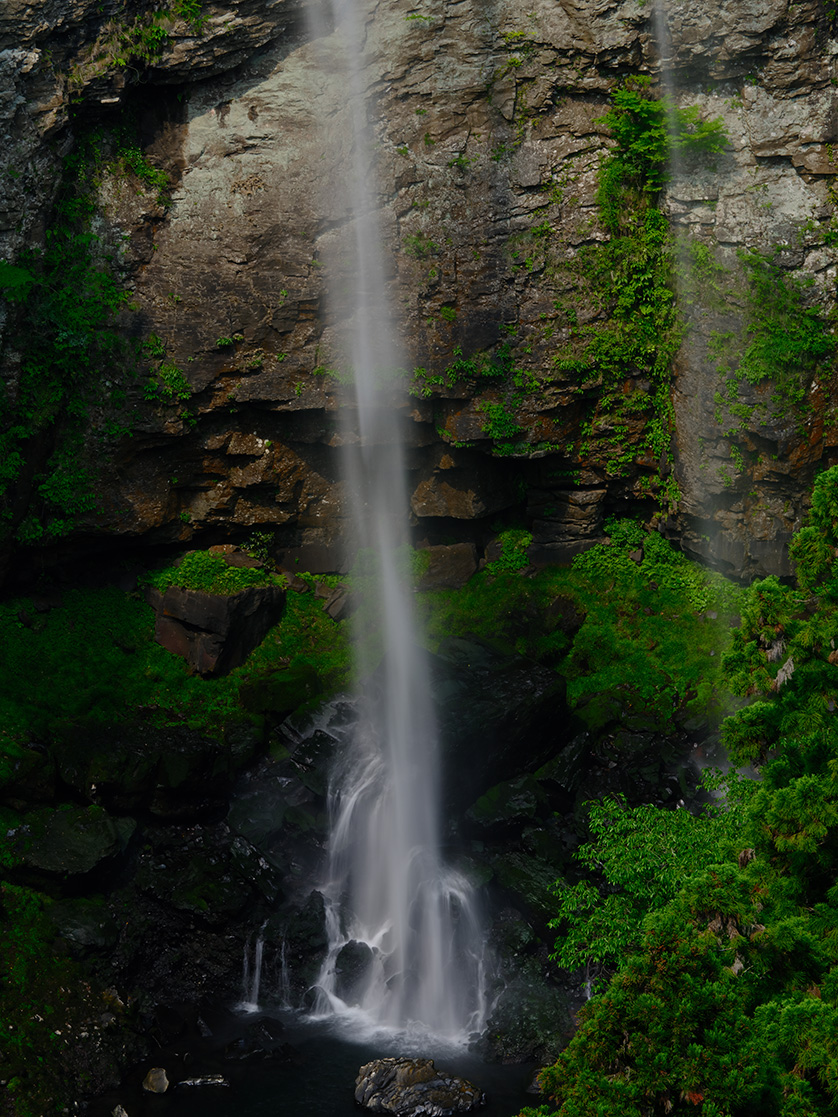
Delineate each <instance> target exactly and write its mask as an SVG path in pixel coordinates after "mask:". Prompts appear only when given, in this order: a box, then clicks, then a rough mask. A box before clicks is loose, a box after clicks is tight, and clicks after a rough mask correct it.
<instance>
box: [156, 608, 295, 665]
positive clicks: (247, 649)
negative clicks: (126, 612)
mask: <svg viewBox="0 0 838 1117" xmlns="http://www.w3.org/2000/svg"><path fill="white" fill-rule="evenodd" d="M147 596H148V601H149V604H150V605H151V606H152V608H153V609H154V610H155V612H156V614H157V619H156V621H155V625H154V638H155V640H156V641H157V643H158V644H161V645H162V646H163V647H164V648H165V649H166V650H167V651H169V652H172V653H173V654H174V655H180V656H182V657H183V658H184V659H185V660H186V661H187V663H188V664H189V666H190V667H191V668H192V670H193V671H194V672H196V673H197V674H199V675H225V674H227V673H228V672H230V671H232V670H233V668H234V667H238V666H239V665H240V664H242V663H244V661H245V660H246V659H247V657H248V656H249V655H250V653H251V652H252V651H253V649H254V648H255V647H256V646H257V645H258V644H260V643H261V642H262V640H263V639H264V638H265V636H266V635H267V633H268V632H269V631H270V629H271V628H273V626H274V625H275V624H276V623H277V622H278V621H279V619H280V617H281V616H282V611H283V608H284V606H285V591H284V590H283V589H280V587H279V586H251V587H250V588H248V589H246V590H242V591H241V592H240V593H235V594H230V595H225V594H214V593H200V592H199V591H197V590H187V589H183V588H182V587H181V586H169V588H168V589H167V590H166V591H165V592H164V593H162V594H161V593H160V591H159V590H152V591H150V592H149V594H148V595H147Z"/></svg>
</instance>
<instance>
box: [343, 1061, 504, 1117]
mask: <svg viewBox="0 0 838 1117" xmlns="http://www.w3.org/2000/svg"><path fill="white" fill-rule="evenodd" d="M355 1101H356V1103H357V1104H358V1105H360V1106H361V1107H362V1108H364V1109H369V1110H370V1111H371V1112H372V1113H392V1114H394V1115H395V1117H420V1115H421V1117H450V1115H451V1114H454V1113H471V1112H472V1111H473V1110H475V1109H479V1108H480V1106H482V1105H485V1104H486V1096H485V1094H484V1093H483V1092H482V1090H480V1089H478V1087H477V1086H475V1085H473V1084H472V1083H471V1082H469V1081H467V1080H466V1079H465V1078H458V1077H457V1076H456V1075H450V1074H445V1073H443V1072H442V1071H438V1070H437V1069H436V1067H435V1066H434V1062H433V1059H405V1058H395V1059H376V1060H375V1061H374V1062H372V1063H367V1064H366V1065H365V1066H363V1067H361V1069H360V1071H359V1072H358V1077H357V1079H356V1080H355Z"/></svg>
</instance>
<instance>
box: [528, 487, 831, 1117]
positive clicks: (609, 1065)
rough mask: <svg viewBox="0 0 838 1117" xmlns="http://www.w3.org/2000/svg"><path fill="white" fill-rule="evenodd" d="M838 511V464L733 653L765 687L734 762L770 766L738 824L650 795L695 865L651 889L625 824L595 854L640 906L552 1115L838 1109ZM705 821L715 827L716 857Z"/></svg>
mask: <svg viewBox="0 0 838 1117" xmlns="http://www.w3.org/2000/svg"><path fill="white" fill-rule="evenodd" d="M836 524H838V469H835V468H833V469H831V470H829V471H828V472H826V473H824V474H822V475H821V476H820V477H819V478H818V480H817V482H816V485H815V490H814V493H813V499H812V513H811V519H810V523H809V525H808V526H807V527H805V528H804V529H803V530H802V531H800V532H799V533H798V534H797V536H796V537H795V540H794V543H793V547H792V553H793V556H794V559H795V562H796V563H797V583H798V584H797V588H792V587H790V586H784V585H782V584H781V583H779V582H778V581H777V579H774V578H768V579H765V580H763V581H760V582H756V583H755V584H754V585H753V586H752V587H751V588H750V589H749V590H747V591H745V596H744V603H743V608H742V624H741V627H740V628H739V630H738V631H737V632H736V633H734V637H733V644H732V647H731V649H730V651H729V652H728V653H727V655H726V656H725V657H724V663H723V667H724V671H725V673H726V677H727V679H728V680H729V682H730V684H731V685H732V686H733V688H734V689H735V690H736V691H737V692H738V693H740V694H742V695H747V696H749V697H750V698H752V699H753V701H752V702H751V703H750V704H749V705H745V706H743V707H742V708H741V709H739V710H738V711H737V712H736V713H734V714H733V715H732V716H730V717H729V718H728V719H727V721H726V722H725V724H724V735H725V740H726V742H727V745H728V748H729V750H730V753H731V757H732V759H733V761H734V763H736V764H740V765H741V764H746V763H749V762H750V763H757V764H759V766H760V769H761V780H760V782H758V783H754V784H752V785H751V786H750V788H749V789H748V790H749V793H748V794H747V795H745V796H744V799H742V800H740V801H738V802H736V803H735V804H733V806H734V809H735V811H736V812H738V814H739V817H738V819H737V820H736V821H735V823H734V825H732V826H731V819H730V818H726V817H725V815H724V814H723V813H722V814H717V815H716V816H715V817H714V816H712V815H711V816H707V817H706V818H705V819H704V821H703V822H701V820H697V821H696V822H694V823H688V824H686V834H685V835H679V834H678V833H677V831H676V830H673V829H672V828H671V827H670V826H669V825H668V824H667V825H666V826H664V824H663V822H662V820H660V819H655V818H654V815H653V814H652V815H650V814H649V811H648V809H647V811H646V812H645V814H644V816H643V819H640V818H635V819H634V820H632V819H630V818H624V819H623V820H621V822H620V824H621V825H622V824H623V823H624V822H628V823H629V824H631V822H632V821H634V822H636V823H637V824H638V826H642V825H646V826H647V827H649V828H650V829H651V831H652V832H654V833H656V834H657V835H658V836H664V835H667V834H668V835H669V837H667V838H666V839H665V840H668V841H671V842H672V843H673V854H672V856H673V861H674V862H675V864H676V865H677V864H678V863H680V864H681V865H682V866H683V876H682V877H681V878H680V879H679V878H678V877H677V876H676V877H675V879H670V880H669V881H667V880H665V879H664V880H663V882H662V885H663V886H662V887H657V886H655V887H653V888H651V889H649V888H644V891H643V892H640V891H639V890H638V888H637V885H638V884H641V885H642V884H643V878H644V876H645V877H646V879H648V876H649V873H650V872H655V873H657V872H659V870H655V869H654V868H650V867H648V866H647V867H645V868H644V861H643V858H644V854H643V853H642V847H643V838H642V835H638V834H635V837H634V839H633V840H634V841H635V842H638V841H639V842H640V846H641V853H640V854H639V855H638V857H637V866H636V868H637V871H635V869H634V868H632V867H631V866H630V865H627V864H626V860H625V858H624V856H623V854H622V853H621V852H620V850H619V849H617V850H615V849H614V843H613V838H614V835H613V834H612V833H611V832H610V831H607V832H605V833H603V832H602V831H600V832H598V833H597V834H596V836H595V839H594V842H593V843H592V846H591V848H589V849H587V850H585V851H584V853H583V857H584V858H585V859H586V860H587V861H588V863H592V862H595V861H597V860H598V861H599V862H600V864H601V865H602V866H603V867H604V869H605V877H606V879H611V880H612V881H613V883H614V884H615V885H616V886H617V887H619V888H620V889H621V891H620V892H618V893H616V894H617V895H618V896H622V898H623V899H622V903H623V905H624V906H626V905H627V906H628V907H629V908H633V909H634V910H633V914H630V916H629V918H630V919H631V920H632V923H633V925H632V932H631V934H630V935H629V937H628V940H625V937H624V936H623V946H624V948H625V950H626V953H625V954H623V956H622V957H621V959H620V965H619V968H618V969H617V972H616V974H615V975H614V977H613V978H612V980H611V982H610V984H609V985H608V987H607V989H606V990H605V991H604V992H602V993H601V994H599V995H597V996H595V997H594V998H593V999H592V1000H591V1001H590V1002H589V1004H588V1005H587V1006H586V1008H585V1009H584V1011H583V1014H582V1024H581V1027H580V1030H579V1032H578V1033H577V1035H576V1036H575V1037H574V1039H573V1040H572V1042H571V1043H570V1045H569V1047H568V1048H567V1049H566V1051H565V1052H564V1053H563V1054H562V1056H561V1057H560V1058H559V1060H558V1062H557V1063H556V1064H555V1065H554V1066H552V1067H550V1068H548V1069H547V1070H545V1071H544V1072H543V1073H542V1075H541V1082H542V1086H543V1088H544V1091H545V1093H546V1094H547V1095H548V1097H549V1098H550V1100H551V1102H552V1105H551V1106H544V1107H543V1108H542V1112H543V1113H544V1114H549V1113H552V1112H554V1111H555V1112H556V1113H558V1114H559V1115H560V1117H582V1115H585V1117H587V1115H589V1114H591V1113H597V1114H600V1115H601V1117H651V1115H652V1114H658V1113H661V1114H663V1113H672V1114H675V1115H676V1117H677V1115H678V1114H702V1115H703V1117H750V1115H752V1114H756V1113H760V1114H765V1115H766V1117H803V1115H804V1114H805V1115H806V1117H819V1115H823V1117H827V1115H831V1114H833V1113H835V1111H836V1107H838V1049H836V1045H835V1036H836V1034H838V1032H837V1031H836V1027H838V952H837V948H836V944H838V889H836V885H835V880H836V873H838V782H836V780H837V779H838V767H836V760H835V756H836V750H837V749H838V730H836V724H835V719H834V710H835V708H836V704H838V676H836V668H835V664H834V659H835V658H838V657H835V656H834V640H835V636H834V634H835V631H836V622H838V559H836V553H838V551H836V547H838V530H836ZM650 819H651V822H650V821H649V820H650ZM644 820H645V821H644ZM679 826H684V823H680V824H679ZM696 826H699V827H702V828H703V829H704V832H703V834H702V838H701V840H702V842H705V841H706V843H707V844H706V846H705V849H704V852H703V853H701V854H699V855H698V856H696V855H695V851H694V852H692V853H691V852H690V844H691V842H692V839H693V837H694V833H695V832H694V828H695V827H696ZM714 827H715V831H716V832H715V835H714V834H713V829H714ZM685 839H686V840H685ZM621 873H622V877H620V874H621ZM673 890H674V896H673V895H672V892H673ZM667 894H669V896H671V898H668V895H667ZM638 898H639V899H640V900H641V901H642V903H641V904H639V905H638V904H637V903H636V901H637V899H638ZM607 902H608V901H607V899H606V900H605V903H606V904H607ZM644 907H648V909H649V910H648V914H646V915H645V918H643V920H642V925H641V927H640V930H639V931H638V919H639V918H640V917H641V916H642V914H643V908H644ZM603 910H605V909H603V908H601V909H600V911H601V912H602V911H603ZM563 914H564V915H565V917H568V916H570V918H571V920H572V919H573V918H575V916H574V912H573V910H571V909H568V908H567V907H565V909H564V911H563ZM578 930H579V928H578V927H577V931H578ZM595 934H596V935H599V936H600V939H601V940H602V941H603V942H604V946H605V949H606V951H608V950H610V949H611V948H612V947H613V948H617V949H615V950H612V951H611V954H610V958H611V960H612V961H613V960H614V958H615V956H616V955H619V953H620V951H619V943H618V941H617V937H611V938H610V937H609V936H621V935H622V930H621V929H620V928H619V927H617V925H616V923H615V922H614V919H613V918H611V919H605V920H603V919H600V921H599V923H598V924H597V927H596V930H595ZM632 941H633V942H634V943H635V945H634V946H633V947H632V945H631V944H632ZM577 945H578V946H579V950H580V951H581V952H583V944H582V943H581V941H580V942H578V943H577ZM560 951H561V947H560ZM576 956H577V957H578V955H576Z"/></svg>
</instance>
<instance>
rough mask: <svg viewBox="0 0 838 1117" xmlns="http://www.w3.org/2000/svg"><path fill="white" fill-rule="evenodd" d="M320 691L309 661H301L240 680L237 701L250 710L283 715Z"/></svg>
mask: <svg viewBox="0 0 838 1117" xmlns="http://www.w3.org/2000/svg"><path fill="white" fill-rule="evenodd" d="M320 692H321V686H320V679H319V678H318V675H317V672H316V671H315V669H314V668H313V667H311V666H310V665H309V664H307V663H301V664H295V665H294V666H293V667H288V668H286V669H285V670H284V671H272V672H270V674H266V675H260V676H259V677H258V678H255V679H250V680H248V682H246V683H243V684H242V686H241V688H240V689H239V701H240V702H241V704H242V706H244V708H245V709H246V710H249V711H251V713H255V714H272V715H274V716H275V717H285V716H287V715H288V714H290V713H293V711H294V710H296V709H298V708H299V707H300V706H302V705H303V704H304V703H306V702H311V701H312V700H313V699H315V698H317V696H318V695H319V694H320Z"/></svg>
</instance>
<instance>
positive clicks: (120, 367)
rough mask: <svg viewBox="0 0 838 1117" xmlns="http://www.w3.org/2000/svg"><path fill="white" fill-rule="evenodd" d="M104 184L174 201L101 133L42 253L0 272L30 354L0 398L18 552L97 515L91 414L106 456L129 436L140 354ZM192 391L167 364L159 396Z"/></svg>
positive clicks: (4, 491)
mask: <svg viewBox="0 0 838 1117" xmlns="http://www.w3.org/2000/svg"><path fill="white" fill-rule="evenodd" d="M105 174H110V175H116V176H117V177H126V178H129V179H131V180H133V181H134V182H136V183H137V184H138V186H139V187H140V188H141V189H152V190H155V191H157V194H158V200H159V199H160V198H161V197H162V196H164V195H165V194H166V192H167V188H168V178H167V176H166V175H165V174H164V172H162V171H160V170H159V169H157V168H155V167H153V166H152V165H151V164H149V163H148V162H147V161H146V160H145V158H144V157H143V155H142V153H141V152H140V150H139V148H138V147H137V145H136V142H135V141H134V140H133V139H132V136H131V133H130V130H129V129H128V128H126V127H122V128H120V129H117V130H116V131H115V132H113V133H111V134H106V133H104V132H103V131H101V130H99V129H97V130H94V131H92V132H90V133H88V134H87V135H86V136H85V137H84V138H83V139H82V140H81V141H80V142H79V143H78V144H77V147H76V149H75V151H74V152H73V153H72V154H71V155H69V156H68V157H67V159H66V160H65V165H64V177H63V181H62V186H61V190H60V192H59V196H58V200H57V202H56V205H55V209H54V215H53V221H52V224H51V226H50V228H49V229H48V230H47V234H46V240H45V245H44V247H43V249H40V250H38V249H30V250H28V251H26V252H24V253H22V255H21V257H20V259H19V260H18V262H17V264H16V265H12V264H9V263H7V262H0V295H2V297H3V298H4V299H5V300H6V301H7V302H8V303H11V304H12V305H13V307H14V308H15V317H14V318H13V322H14V325H13V326H12V330H11V341H12V344H13V345H14V346H15V347H16V348H17V349H18V350H19V351H20V352H21V354H22V360H21V370H20V378H19V381H18V383H17V385H16V386H15V388H14V389H12V388H11V387H10V386H7V387H6V388H5V389H4V391H3V393H2V395H0V535H1V536H3V537H5V538H7V539H8V538H10V537H11V538H12V539H14V540H16V541H17V542H19V543H24V544H36V543H44V542H50V541H51V540H54V539H56V538H59V537H60V536H62V535H65V534H66V533H67V532H68V531H70V530H71V529H72V527H73V526H74V524H75V522H76V520H77V518H78V516H79V515H81V514H83V513H89V512H91V511H93V510H95V507H96V501H95V497H94V480H95V478H94V476H93V472H92V470H93V466H92V465H91V464H90V463H88V462H86V460H85V457H86V455H85V439H87V438H89V429H90V414H91V410H92V409H93V408H94V407H96V408H98V407H101V405H102V404H103V403H104V404H105V408H106V414H105V417H104V420H103V425H102V428H101V430H100V431H99V432H98V437H99V441H100V444H101V445H100V446H99V456H101V454H102V451H103V450H104V449H105V448H106V445H107V443H108V442H109V441H110V440H112V439H114V438H118V437H121V436H122V435H124V434H126V433H129V432H130V424H131V418H130V416H129V414H128V413H127V411H126V388H125V385H126V382H127V381H129V380H130V379H132V378H133V377H134V376H136V373H137V369H138V361H139V358H140V354H139V353H138V352H136V351H135V350H134V349H132V348H131V346H129V345H128V344H127V343H126V342H125V340H124V338H123V337H122V336H121V335H120V334H119V333H118V332H117V329H116V317H117V315H118V314H119V312H120V311H121V310H122V309H123V307H124V306H125V304H126V302H127V293H126V292H125V291H124V290H123V289H122V287H121V285H120V282H119V280H118V278H117V275H116V272H115V264H116V261H115V259H114V258H113V256H111V255H109V254H108V253H107V252H106V251H105V249H104V247H103V245H102V244H101V243H100V242H99V241H98V240H97V237H96V236H95V235H94V233H93V232H92V228H93V217H94V214H95V201H94V194H95V191H96V188H97V186H98V185H99V183H100V182H101V180H102V178H103V176H104V175H105ZM154 343H155V344H154V345H152V347H151V349H148V348H147V349H146V354H147V355H152V356H155V357H157V356H159V357H162V356H163V354H164V349H163V347H162V343H161V342H160V339H159V338H157V339H154ZM155 346H156V347H155ZM158 348H159V352H158ZM152 350H153V352H152ZM178 377H179V378H178ZM184 385H185V379H184V378H183V376H182V374H180V373H179V370H177V369H176V367H175V366H174V365H171V364H165V363H164V364H163V365H161V367H160V369H159V370H158V372H157V376H156V380H155V391H154V394H155V395H159V396H160V397H161V398H162V399H163V400H164V401H166V402H171V401H173V400H174V399H175V398H177V399H182V398H184ZM149 391H150V389H149Z"/></svg>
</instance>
